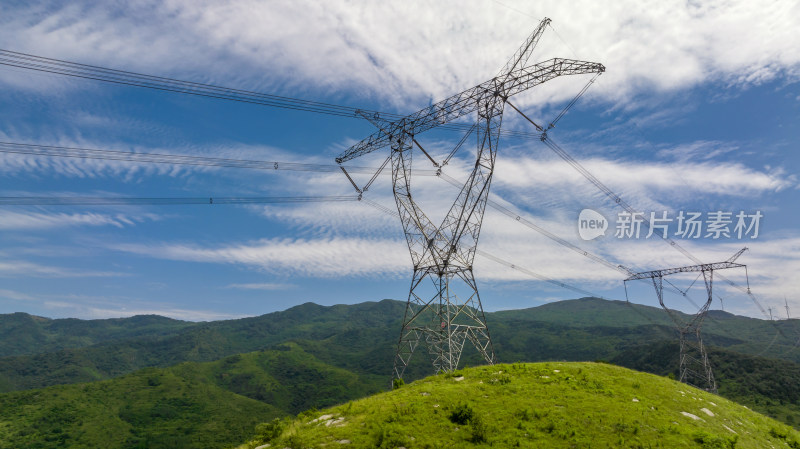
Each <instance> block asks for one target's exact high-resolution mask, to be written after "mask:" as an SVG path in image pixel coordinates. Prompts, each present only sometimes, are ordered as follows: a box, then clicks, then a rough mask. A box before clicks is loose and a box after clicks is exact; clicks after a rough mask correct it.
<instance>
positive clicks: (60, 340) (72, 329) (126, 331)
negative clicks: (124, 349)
mask: <svg viewBox="0 0 800 449" xmlns="http://www.w3.org/2000/svg"><path fill="white" fill-rule="evenodd" d="M193 325H195V323H189V322H185V321H178V320H173V319H170V318H165V317H162V316H157V315H139V316H134V317H130V318H113V319H107V320H78V319H74V318H67V319H58V320H51V319H49V318H42V317H39V316H34V315H28V314H27V313H12V314H4V315H0V357H7V356H15V355H26V354H39V353H44V352H54V351H58V350H60V349H66V348H82V347H85V346H91V345H95V344H99V343H104V342H110V341H120V340H126V339H131V338H137V337H143V336H149V337H154V336H163V335H170V334H174V333H176V332H178V331H180V330H181V329H185V328H187V327H191V326H193Z"/></svg>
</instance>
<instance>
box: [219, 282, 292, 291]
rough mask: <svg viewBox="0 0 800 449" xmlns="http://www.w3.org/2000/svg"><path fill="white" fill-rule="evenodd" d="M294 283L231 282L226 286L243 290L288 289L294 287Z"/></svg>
mask: <svg viewBox="0 0 800 449" xmlns="http://www.w3.org/2000/svg"><path fill="white" fill-rule="evenodd" d="M294 287H295V286H294V285H292V284H279V283H272V282H267V283H255V284H230V285H228V286H227V287H226V288H235V289H242V290H288V289H290V288H294Z"/></svg>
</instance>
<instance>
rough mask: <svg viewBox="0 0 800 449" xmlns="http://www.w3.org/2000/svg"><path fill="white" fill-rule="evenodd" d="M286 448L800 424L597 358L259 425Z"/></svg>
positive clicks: (525, 442)
mask: <svg viewBox="0 0 800 449" xmlns="http://www.w3.org/2000/svg"><path fill="white" fill-rule="evenodd" d="M259 432H260V435H259V437H258V438H257V439H255V440H253V441H251V442H249V443H247V444H244V445H242V446H240V449H250V448H254V447H256V446H261V445H264V444H269V445H270V447H278V448H282V447H288V448H293V449H294V448H321V447H344V448H348V447H352V448H397V447H405V448H409V449H411V448H453V447H456V448H457V447H489V446H494V447H531V448H541V447H547V448H562V447H563V448H620V447H631V448H643V447H652V448H655V447H663V448H683V447H686V448H763V447H774V448H779V447H791V448H800V443H799V442H798V441H800V433H798V432H797V431H795V430H794V429H792V428H790V427H788V426H786V425H783V424H781V423H778V422H776V421H774V420H772V419H770V418H767V417H765V416H763V415H760V414H758V413H756V412H753V411H751V410H749V409H747V408H745V407H743V406H740V405H738V404H735V403H733V402H730V401H728V400H726V399H724V398H721V397H719V396H715V395H712V394H709V393H706V392H704V391H700V390H697V389H694V388H691V387H688V386H686V385H684V384H681V383H678V382H675V381H672V380H669V379H667V378H664V377H659V376H655V375H652V374H645V373H641V372H636V371H631V370H628V369H625V368H621V367H617V366H613V365H606V364H596V363H574V362H573V363H568V362H562V363H556V362H551V363H534V364H521V363H520V364H513V365H495V366H485V367H478V368H470V369H464V370H462V371H460V372H458V373H455V374H452V375H439V376H433V377H428V378H425V379H422V380H419V381H416V382H414V383H413V384H409V385H405V386H402V387H401V388H399V389H396V390H394V391H391V392H387V393H382V394H378V395H375V396H371V397H368V398H364V399H360V400H357V401H353V402H350V403H347V404H343V405H339V406H336V407H333V408H330V409H326V410H322V411H319V412H309V413H303V414H301V415H299V416H298V417H297V418H295V419H292V420H283V421H281V420H276V421H273V422H271V423H268V424H265V425H262V426H260V427H259Z"/></svg>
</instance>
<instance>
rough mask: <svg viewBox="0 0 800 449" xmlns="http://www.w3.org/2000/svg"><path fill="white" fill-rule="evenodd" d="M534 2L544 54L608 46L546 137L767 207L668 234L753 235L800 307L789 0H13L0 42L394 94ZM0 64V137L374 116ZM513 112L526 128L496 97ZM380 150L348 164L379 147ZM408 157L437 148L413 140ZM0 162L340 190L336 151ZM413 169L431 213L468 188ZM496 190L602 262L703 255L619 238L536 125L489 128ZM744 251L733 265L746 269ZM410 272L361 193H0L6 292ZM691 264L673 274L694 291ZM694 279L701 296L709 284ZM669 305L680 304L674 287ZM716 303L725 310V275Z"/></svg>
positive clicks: (418, 97) (668, 182)
mask: <svg viewBox="0 0 800 449" xmlns="http://www.w3.org/2000/svg"><path fill="white" fill-rule="evenodd" d="M545 16H547V17H550V18H552V19H553V28H554V30H553V29H548V30H547V31H546V33H545V36H544V38H543V39H542V41H541V42H540V44H539V47H538V50H537V52H536V53H534V56H533V58H532V59H533V60H536V61H540V60H545V59H548V58H550V57H553V56H561V57H566V58H576V59H583V60H589V61H597V62H601V63H603V64H604V65H605V66H606V68H607V72H606V73H605V74H604V75H603V76H601V77H600V78H599V79H598V81H597V82H596V83H595V84H594V85H592V86H591V88H590V89H589V91H588V93H587V94H586V95H585V96H584V97H583V98H582V99H581V101H580V102H579V103H578V105H577V106H576V107H575V108H573V109H571V110H570V112H569V114H568V115H566V116H565V117H564V118H563V119H562V120H561V121H560V122H559V123H558V126H557V128H556V129H554V130H552V131H551V132H550V135H551V137H552V139H553V140H554V141H556V142H558V144H559V145H560V146H561V147H563V148H564V149H565V150H566V151H568V152H569V153H570V154H571V155H572V156H574V157H575V158H576V159H577V160H578V161H580V163H581V164H582V165H584V166H585V167H586V168H587V169H588V170H589V171H591V172H592V173H593V174H594V175H595V176H597V178H599V179H600V180H601V181H602V182H603V183H604V184H606V185H607V186H609V187H610V188H611V189H612V190H614V191H615V192H616V193H618V194H620V195H621V196H622V197H623V198H624V199H625V200H626V201H627V202H629V203H630V204H632V205H633V206H634V207H635V208H636V209H637V210H640V211H643V212H645V213H646V214H647V215H648V216H649V213H650V212H656V213H658V214H661V213H663V212H666V213H667V214H668V216H669V217H672V218H674V217H676V216H677V214H678V213H679V212H680V211H685V212H690V211H693V212H700V213H702V214H703V217H704V218H705V217H706V214H707V213H709V212H714V211H722V212H731V213H732V215H734V216H735V215H736V214H737V213H739V212H740V211H744V212H746V213H747V214H753V213H755V212H756V211H760V212H761V213H762V214H763V218H762V219H761V221H760V226H759V235H758V237H757V238H755V239H751V238H749V237H747V236H746V237H745V238H744V239H737V238H735V237H734V238H720V239H712V238H700V239H687V238H680V237H676V240H677V241H678V242H679V244H680V245H681V246H683V247H685V248H686V249H687V250H689V251H691V253H692V254H694V255H696V256H697V257H699V258H700V259H701V260H703V261H704V262H716V261H721V260H725V259H727V258H728V257H729V256H730V255H731V254H733V253H734V252H736V251H737V250H738V249H740V248H742V247H743V246H748V247H749V248H750V251H748V252H747V253H745V254H744V255H743V256H742V257H741V258H740V259H739V262H741V263H744V264H747V265H748V274H749V280H750V285H751V286H752V291H753V293H754V294H755V296H756V298H758V301H759V302H760V303H761V304H762V306H763V307H765V308H766V307H773V308H774V309H775V312H774V313H775V314H776V315H779V316H782V317H783V316H785V310H784V308H783V306H784V297H786V299H787V301H788V303H789V307H790V310H793V311H795V310H797V311H800V295H798V292H799V291H800V277H798V275H797V273H798V272H800V230H799V229H798V226H797V223H798V220H800V213H799V212H798V211H797V205H798V204H800V202H798V196H799V195H800V187H799V186H800V179H798V173H799V172H800V152H798V151H797V150H798V148H797V142H798V139H799V138H800V126H798V123H800V83H798V81H800V47H798V46H797V45H796V42H800V31H799V30H798V28H797V27H796V23H798V21H800V6H798V5H797V4H796V2H792V1H775V2H759V3H758V4H756V3H755V2H746V1H741V2H735V1H710V2H703V3H702V4H699V5H694V4H687V3H685V2H641V1H630V2H628V1H620V2H613V3H608V4H603V3H601V2H590V1H586V2H569V4H566V2H555V1H552V2H548V1H545V2H536V3H535V4H531V3H530V2H514V1H511V0H504V1H503V2H494V1H489V0H486V1H470V2H425V1H410V2H402V4H400V3H398V4H388V3H385V2H380V3H378V2H361V1H348V2H344V1H341V2H339V1H337V2H325V3H324V4H322V5H320V4H318V3H316V2H304V1H292V2H283V1H276V2H270V3H269V4H263V3H262V2H255V1H246V0H242V1H234V2H228V3H226V4H221V3H220V2H210V1H208V2H206V1H188V0H187V1H181V0H175V1H170V2H164V3H161V2H150V1H134V2H126V3H114V4H106V2H82V1H75V2H70V4H69V5H68V6H64V7H53V6H51V5H50V4H49V3H48V2H42V3H38V2H4V4H3V5H2V6H0V25H1V26H0V48H3V49H7V50H14V51H20V52H27V53H31V54H36V55H41V56H46V57H52V58H59V59H65V60H70V61H77V62H82V63H88V64H95V65H100V66H104V67H111V68H118V69H124V70H131V71H137V72H141V73H147V74H152V75H160V76H169V77H174V78H178V79H184V80H189V81H196V82H204V83H212V84H216V85H220V86H227V87H234V88H240V89H248V90H254V91H259V92H264V93H271V94H278V95H285V96H290V97H299V98H304V99H309V100H315V101H324V102H329V103H334V104H342V105H347V106H352V107H361V108H366V109H373V110H380V111H386V112H393V113H402V114H406V113H412V112H414V111H416V110H418V109H420V108H422V107H424V106H427V105H428V104H430V103H431V102H434V101H437V100H439V99H442V98H445V97H447V96H449V95H452V94H454V93H457V92H460V91H462V90H465V89H467V88H469V87H472V86H474V85H476V84H478V83H480V82H482V81H485V80H486V79H488V78H491V77H492V76H494V75H495V74H496V72H497V70H498V69H499V68H500V67H502V66H503V65H504V63H505V61H506V60H507V58H508V57H509V56H510V55H511V54H512V53H513V52H514V51H515V50H516V49H517V48H518V47H519V45H520V44H521V43H522V42H523V40H524V39H525V38H526V37H527V36H528V34H529V33H530V32H531V31H532V30H533V29H534V28H535V26H536V25H537V24H538V23H539V21H540V20H541V19H542V18H543V17H545ZM588 79H589V78H588V77H575V78H571V79H556V80H553V81H551V82H548V83H547V84H545V85H542V86H540V87H537V88H536V89H533V90H531V91H529V92H525V93H523V94H520V95H519V96H518V97H515V98H514V104H515V105H516V106H518V107H520V108H522V109H523V110H524V111H525V113H526V114H527V115H529V116H530V117H532V118H534V119H535V120H539V121H541V122H546V121H548V120H551V119H552V118H553V117H554V116H555V115H556V114H557V113H558V111H559V110H560V109H561V108H562V107H563V106H564V105H565V104H566V103H567V102H569V100H570V99H571V98H572V97H573V96H574V95H575V94H577V92H578V91H580V89H581V88H582V87H583V85H584V84H585V83H586V82H587V81H588ZM0 86H2V88H1V89H0V141H5V142H20V143H33V144H41V145H63V146H71V147H83V148H97V149H106V150H120V151H137V152H146V153H156V152H157V153H170V154H172V153H174V154H188V155H199V156H211V157H228V158H236V159H258V160H267V161H280V162H301V163H317V164H332V163H333V159H334V158H335V157H336V156H337V155H338V154H339V153H341V152H342V151H343V150H345V149H346V148H348V147H349V146H350V145H352V144H353V143H355V142H357V141H359V140H360V139H362V138H364V137H366V136H367V135H369V134H370V133H371V132H372V131H373V129H372V127H371V125H370V124H369V123H367V122H366V121H364V120H358V119H355V118H344V117H332V116H327V115H318V114H312V113H308V112H301V111H289V110H283V109H274V108H268V107H263V106H255V105H247V104H238V103H233V102H225V101H221V100H213V99H207V98H199V97H192V96H188V95H180V94H172V93H165V92H157V91H149V90H145V89H141V88H135V87H123V86H117V85H108V84H103V83H101V82H94V81H87V80H79V79H70V78H66V77H63V76H58V75H50V74H43V73H38V72H29V71H25V70H21V69H13V68H8V67H4V66H0ZM503 126H504V128H506V129H511V130H524V131H532V130H531V129H530V126H529V125H526V123H525V122H524V121H523V120H522V119H521V118H520V117H519V116H518V115H517V114H516V113H514V112H513V110H510V109H509V108H507V109H506V114H505V116H504V121H503ZM460 137H461V136H460V135H459V134H458V133H454V132H448V131H431V132H429V133H426V134H423V135H421V136H419V138H420V140H421V141H422V143H423V144H424V145H425V146H426V148H428V149H431V151H432V152H433V153H434V154H435V155H439V156H440V157H441V156H442V155H445V154H447V152H449V148H451V147H452V145H454V144H455V143H456V142H457V141H458V140H459V139H460ZM384 157H386V154H383V155H371V156H369V157H365V158H363V160H361V159H359V160H357V161H354V162H353V164H354V165H360V166H377V165H379V164H380V162H381V159H382V158H384ZM470 158H474V146H469V147H465V148H464V149H463V150H462V151H460V152H459V153H458V154H457V156H456V158H455V159H454V160H453V162H451V163H450V165H448V166H447V168H446V169H445V173H447V174H448V175H450V176H452V177H454V178H456V179H464V178H465V177H466V173H467V171H466V168H467V167H468V166H469V164H470V163H471V161H470ZM472 161H474V159H473V160H472ZM415 162H416V165H415V166H416V167H419V168H420V169H422V170H429V169H431V166H430V164H427V165H426V164H425V161H424V160H423V158H421V157H417V158H416V159H415ZM366 178H368V176H366V175H361V176H360V177H359V179H358V180H359V181H360V182H362V183H363V182H365V181H366ZM0 179H2V182H0V196H49V195H53V196H70V195H86V196H133V197H185V196H190V197H207V196H216V197H226V196H228V197H255V196H305V195H308V196H318V195H348V194H351V193H353V192H352V187H351V186H350V184H349V182H348V181H347V180H346V179H345V178H344V176H342V175H341V174H340V173H335V172H334V173H326V172H290V171H272V172H270V171H256V170H244V169H227V168H219V167H190V166H178V165H175V166H170V165H148V164H141V163H140V164H135V163H129V162H113V161H98V160H66V159H58V158H44V157H34V156H23V155H13V154H4V153H0ZM414 183H415V184H414V185H413V187H412V188H413V189H414V190H413V191H414V192H415V195H417V196H416V198H417V199H418V200H419V201H420V202H421V203H422V204H423V206H424V207H425V209H426V212H428V211H430V213H429V215H431V216H432V217H441V216H442V215H443V214H444V212H445V210H446V208H447V206H449V202H451V201H452V200H453V199H454V196H455V194H456V193H457V192H456V190H455V189H454V188H452V187H451V186H450V185H449V184H447V183H445V182H444V181H442V180H440V179H437V178H436V177H431V176H419V177H416V178H415V179H414ZM492 193H493V200H494V201H496V202H497V203H498V204H502V205H504V207H507V208H508V209H511V210H513V211H515V212H516V213H518V214H519V215H521V216H522V217H525V218H526V219H528V220H530V221H532V222H535V223H536V224H537V225H539V226H541V227H542V228H545V229H547V230H548V231H550V232H552V233H554V234H557V235H558V236H560V237H561V238H563V239H564V240H567V241H569V242H570V243H572V244H573V245H576V246H578V247H580V248H582V249H585V250H587V251H591V252H592V253H595V254H598V255H600V256H601V257H603V258H605V259H606V260H608V261H610V262H612V263H615V264H623V265H625V266H628V267H631V268H632V269H635V270H637V271H643V270H651V269H658V268H665V267H671V266H682V265H690V264H692V262H691V261H690V260H689V259H687V258H686V257H685V256H684V255H682V254H681V253H680V252H678V251H675V250H674V249H672V248H670V246H669V245H668V244H666V243H664V242H663V241H660V240H656V239H653V238H651V239H646V238H643V237H642V238H639V239H633V238H617V237H615V236H614V231H615V220H616V219H617V217H618V213H619V212H621V209H619V208H616V207H615V206H614V204H613V203H612V202H611V201H610V200H609V199H608V198H607V197H605V196H604V195H603V194H602V193H601V192H600V191H599V190H598V189H596V188H595V187H594V186H593V185H592V184H590V183H589V182H588V181H587V180H586V179H585V178H583V177H582V176H581V175H580V174H579V173H578V172H577V171H575V170H574V169H573V168H572V167H570V166H569V165H568V164H566V163H565V162H564V161H562V160H561V159H559V158H558V157H557V156H556V155H554V154H553V153H552V152H551V151H550V150H549V149H548V148H547V147H546V146H544V145H543V144H541V143H540V142H538V141H536V140H520V139H510V138H503V139H501V148H500V151H499V152H498V163H497V168H496V171H495V179H494V182H493V184H492ZM366 197H367V198H369V199H370V200H373V201H375V202H377V203H380V204H382V205H385V206H387V207H390V208H394V204H393V200H392V197H391V185H390V179H389V177H388V176H381V177H379V178H378V181H376V184H375V186H374V187H373V188H371V189H370V191H369V192H368V193H367V195H366ZM585 208H591V209H594V210H596V211H598V212H599V213H601V214H602V215H603V216H604V217H606V218H607V219H608V220H610V221H611V227H610V228H609V230H608V231H607V234H606V235H605V236H603V237H599V238H597V239H595V240H591V241H584V240H582V239H581V238H580V237H579V235H578V229H577V218H578V214H579V213H580V211H581V210H583V209H585ZM734 224H735V223H734ZM732 226H733V224H732V225H731V230H732V229H733V227H732ZM676 230H677V229H676V223H675V222H673V223H672V228H671V232H672V233H674V232H675V231H676ZM643 235H644V234H643ZM479 249H481V250H483V251H486V252H488V253H491V254H492V255H494V256H496V257H499V258H501V259H503V260H506V261H509V262H511V263H514V264H516V265H518V266H520V267H524V268H526V269H529V270H531V271H534V272H536V273H538V274H540V275H542V276H545V277H548V278H550V279H553V280H557V281H560V282H564V283H568V284H570V285H574V286H576V287H579V288H580V289H583V290H586V291H589V292H592V293H595V294H597V295H601V296H604V297H607V298H614V299H623V298H624V295H625V293H624V290H623V289H622V279H623V277H624V276H623V275H622V274H621V273H620V272H618V271H615V270H611V269H609V268H607V267H605V266H603V265H599V264H597V263H595V262H593V261H591V260H590V259H588V258H586V257H583V256H581V255H579V254H577V253H576V252H574V251H571V250H569V249H567V248H565V247H564V246H562V245H559V244H557V243H555V242H554V241H553V240H551V239H548V238H547V237H545V236H543V235H542V234H540V233H537V232H534V231H532V230H531V229H529V228H527V227H525V226H523V225H521V224H520V223H518V222H516V221H515V220H513V219H511V218H509V217H507V216H505V215H503V214H501V213H499V212H498V211H497V210H495V209H491V208H489V209H488V210H487V212H486V217H485V221H484V228H483V231H482V234H481V242H480V245H479ZM740 271H741V270H730V271H729V272H728V273H721V274H724V275H725V276H726V277H727V278H729V279H731V280H732V281H734V282H736V283H737V284H738V285H744V283H745V277H744V274H743V272H740ZM475 273H476V276H477V279H478V283H479V288H480V292H481V297H482V300H483V303H484V307H485V308H486V309H487V310H500V309H509V308H522V307H531V306H536V305H539V304H542V303H545V302H550V301H554V300H559V299H568V298H574V297H577V296H581V295H579V294H577V293H576V292H574V291H571V290H567V289H563V288H559V287H557V286H555V285H553V284H551V283H546V282H542V281H540V280H536V279H534V278H532V277H531V276H529V275H527V274H525V273H523V272H520V271H515V270H512V269H509V268H508V267H506V266H503V265H500V264H497V263H495V262H493V261H491V260H489V259H486V258H481V257H480V256H479V257H478V258H476V266H475ZM410 277H411V263H410V258H409V255H408V250H407V248H406V246H405V243H404V239H403V235H402V229H401V228H400V224H399V222H398V221H397V220H396V219H395V218H394V217H391V216H389V215H386V214H384V213H382V212H380V211H378V210H377V209H375V208H372V207H370V206H369V205H368V204H365V203H364V202H361V203H358V202H352V203H351V202H346V203H311V204H289V205H249V206H231V205H214V206H196V205H195V206H190V205H181V206H154V205H149V206H148V205H142V206H129V205H128V206H102V207H101V206H94V207H89V206H80V207H79V206H69V207H67V206H50V207H41V206H25V207H23V206H0V313H7V312H14V311H24V312H28V313H33V314H38V315H43V316H48V317H80V318H105V317H118V316H130V315H135V314H141V313H158V314H162V315H167V316H171V317H175V318H180V319H189V320H212V319H225V318H233V317H239V316H248V315H258V314H262V313H267V312H271V311H275V310H282V309H285V308H288V307H291V306H292V305H296V304H300V303H303V302H307V301H313V302H316V303H319V304H326V305H327V304H337V303H357V302H362V301H370V300H379V299H383V298H393V299H399V300H405V299H406V297H407V294H408V284H409V282H410ZM693 280H694V277H692V276H685V277H683V278H676V280H675V282H676V284H679V285H683V286H684V287H683V288H685V287H687V286H689V285H690V284H691V282H692V281H693ZM631 293H632V297H631V299H632V300H633V301H636V302H640V303H644V304H650V305H657V300H656V297H655V293H654V292H653V290H652V288H651V287H648V286H647V285H637V286H634V287H632V289H631ZM690 293H691V296H693V300H694V301H695V302H696V303H697V302H701V298H702V297H703V293H702V292H701V291H700V290H698V289H697V285H695V286H694V287H692V290H690ZM716 295H719V297H722V298H723V301H724V308H725V310H729V311H732V312H735V313H740V314H745V315H750V316H755V317H762V316H763V315H762V313H761V312H760V311H759V309H758V307H757V306H756V305H755V304H754V303H753V301H752V300H751V299H750V298H748V297H747V296H746V295H744V294H742V293H741V291H739V290H737V289H735V288H733V287H731V286H730V285H728V284H725V283H723V282H718V283H717V284H716V289H715V296H716ZM669 304H670V305H672V306H673V307H677V308H681V309H683V310H690V309H691V307H692V306H691V304H690V303H689V302H687V301H685V300H684V299H682V298H678V297H677V295H672V297H671V298H670V299H669ZM712 307H713V308H720V307H721V304H720V302H719V299H718V297H717V298H715V301H714V304H713V306H712ZM778 310H779V311H780V312H778ZM792 315H793V316H796V313H795V312H792Z"/></svg>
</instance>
